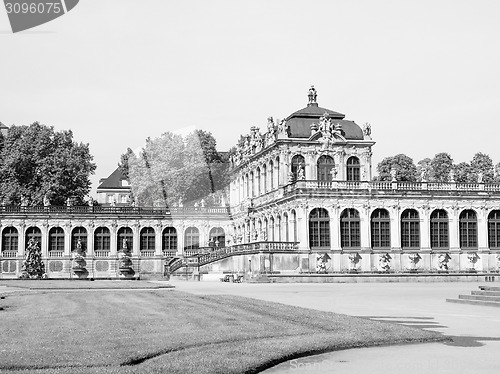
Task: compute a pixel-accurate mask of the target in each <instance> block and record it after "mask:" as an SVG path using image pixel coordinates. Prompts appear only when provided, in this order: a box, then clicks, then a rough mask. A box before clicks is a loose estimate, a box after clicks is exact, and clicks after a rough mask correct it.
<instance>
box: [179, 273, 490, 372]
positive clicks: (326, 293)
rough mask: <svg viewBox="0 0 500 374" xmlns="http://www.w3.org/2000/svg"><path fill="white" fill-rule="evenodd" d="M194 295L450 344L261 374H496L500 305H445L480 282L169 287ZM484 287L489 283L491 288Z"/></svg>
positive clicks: (377, 351)
mask: <svg viewBox="0 0 500 374" xmlns="http://www.w3.org/2000/svg"><path fill="white" fill-rule="evenodd" d="M172 284H174V285H175V286H176V289H177V290H179V291H185V292H190V293H194V294H234V295H240V296H245V297H252V298H257V299H262V300H267V301H274V302H279V303H284V304H289V305H295V306H301V307H305V308H313V309H318V310H324V311H330V312H335V313H344V314H348V315H353V316H363V317H367V318H372V319H375V320H386V321H389V322H391V323H403V324H406V325H412V326H416V327H419V328H426V329H430V330H433V331H438V332H441V333H443V334H444V335H447V336H450V337H452V339H453V341H452V342H450V343H431V344H419V345H405V346H391V347H376V348H366V349H353V350H348V351H339V352H332V353H327V354H323V355H318V356H314V357H305V358H301V359H297V360H292V361H290V362H286V363H283V364H281V365H278V366H276V367H274V368H272V369H270V370H268V371H266V373H269V374H278V373H279V374H284V373H351V374H352V373H356V374H362V373H370V374H376V373H384V374H391V373H401V372H403V371H404V373H405V374H417V373H419V374H420V373H424V372H432V373H439V374H441V373H443V374H444V373H454V374H460V373H464V374H465V373H467V374H470V373H481V374H489V373H491V374H493V373H494V374H497V373H498V372H500V358H499V356H498V352H500V308H495V307H485V306H475V305H462V304H454V303H447V302H445V300H446V298H456V297H457V296H458V294H469V293H470V291H472V290H477V287H478V286H479V285H485V283H473V282H467V283H346V284H292V283H289V284H249V283H242V284H233V283H222V282H183V281H175V282H172ZM490 285H495V283H491V284H490Z"/></svg>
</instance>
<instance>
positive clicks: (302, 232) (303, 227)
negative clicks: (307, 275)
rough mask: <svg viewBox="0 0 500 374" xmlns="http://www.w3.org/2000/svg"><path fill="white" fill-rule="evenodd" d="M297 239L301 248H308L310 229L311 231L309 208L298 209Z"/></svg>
mask: <svg viewBox="0 0 500 374" xmlns="http://www.w3.org/2000/svg"><path fill="white" fill-rule="evenodd" d="M296 213H297V235H298V238H297V241H298V242H299V249H300V250H308V249H309V243H308V235H307V233H308V231H309V219H308V217H307V208H306V207H301V208H298V209H297V211H296Z"/></svg>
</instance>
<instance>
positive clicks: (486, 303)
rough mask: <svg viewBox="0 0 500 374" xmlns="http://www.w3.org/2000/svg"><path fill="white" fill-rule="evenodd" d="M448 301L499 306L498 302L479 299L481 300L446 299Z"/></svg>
mask: <svg viewBox="0 0 500 374" xmlns="http://www.w3.org/2000/svg"><path fill="white" fill-rule="evenodd" d="M446 301H447V302H449V303H458V304H470V305H482V306H495V307H498V308H500V303H498V302H495V301H481V300H465V299H446Z"/></svg>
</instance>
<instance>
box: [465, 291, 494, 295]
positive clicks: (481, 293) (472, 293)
mask: <svg viewBox="0 0 500 374" xmlns="http://www.w3.org/2000/svg"><path fill="white" fill-rule="evenodd" d="M471 295H482V296H500V291H471Z"/></svg>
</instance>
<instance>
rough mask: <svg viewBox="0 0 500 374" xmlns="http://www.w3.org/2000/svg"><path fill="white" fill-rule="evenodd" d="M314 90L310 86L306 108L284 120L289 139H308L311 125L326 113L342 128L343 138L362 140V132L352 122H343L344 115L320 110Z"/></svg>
mask: <svg viewBox="0 0 500 374" xmlns="http://www.w3.org/2000/svg"><path fill="white" fill-rule="evenodd" d="M316 97H317V93H316V89H315V88H314V86H311V88H310V89H309V93H308V98H309V103H308V104H307V106H306V107H305V108H303V109H301V110H298V111H296V112H295V113H292V114H290V115H289V116H288V117H287V118H286V124H287V126H288V128H289V137H290V138H309V137H310V136H311V125H312V124H313V123H316V124H318V123H319V120H320V118H321V117H322V116H323V114H325V113H328V115H329V116H330V118H331V119H332V120H333V122H334V123H339V124H340V125H341V126H342V131H343V136H344V138H346V139H347V140H363V139H364V137H363V131H362V130H361V128H360V127H359V126H358V125H357V124H356V123H355V122H354V121H348V120H345V119H344V117H345V115H344V114H342V113H338V112H334V111H333V110H330V109H326V108H321V107H320V106H318V103H317V102H316Z"/></svg>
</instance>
